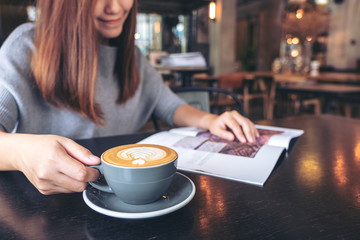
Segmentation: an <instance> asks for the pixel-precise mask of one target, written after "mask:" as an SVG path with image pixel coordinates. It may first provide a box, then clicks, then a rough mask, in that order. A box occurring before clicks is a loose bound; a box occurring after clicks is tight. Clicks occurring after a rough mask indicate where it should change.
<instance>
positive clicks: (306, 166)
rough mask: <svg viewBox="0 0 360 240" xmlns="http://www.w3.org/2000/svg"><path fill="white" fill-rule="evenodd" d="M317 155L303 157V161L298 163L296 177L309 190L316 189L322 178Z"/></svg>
mask: <svg viewBox="0 0 360 240" xmlns="http://www.w3.org/2000/svg"><path fill="white" fill-rule="evenodd" d="M317 158H318V156H317V155H305V156H304V159H301V161H299V164H300V165H299V167H298V168H297V170H298V175H299V179H300V180H301V182H302V183H303V184H305V185H306V186H307V187H310V188H316V187H319V186H320V185H321V180H322V178H323V175H324V173H323V171H324V170H323V169H322V166H321V165H320V163H319V162H318V161H317Z"/></svg>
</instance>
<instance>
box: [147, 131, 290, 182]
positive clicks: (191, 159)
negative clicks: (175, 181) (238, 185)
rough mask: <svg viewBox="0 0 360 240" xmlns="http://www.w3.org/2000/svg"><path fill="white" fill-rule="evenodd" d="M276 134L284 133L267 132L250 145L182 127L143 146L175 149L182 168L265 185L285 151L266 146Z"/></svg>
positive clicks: (161, 134)
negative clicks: (150, 145) (153, 145)
mask: <svg viewBox="0 0 360 240" xmlns="http://www.w3.org/2000/svg"><path fill="white" fill-rule="evenodd" d="M179 133H181V134H179ZM265 133H268V135H267V134H265ZM275 133H277V134H281V133H279V132H278V131H270V130H267V129H265V130H264V131H262V134H261V137H260V138H259V139H258V140H259V141H258V142H257V143H255V144H249V143H239V142H238V141H226V140H223V139H221V138H218V137H216V136H214V135H212V134H210V133H209V132H207V131H203V130H200V129H196V128H179V129H172V130H171V131H168V132H160V133H157V134H154V135H152V136H150V137H148V138H146V139H144V140H142V141H141V142H140V143H149V144H160V145H165V146H168V147H171V148H173V149H175V150H176V151H177V152H178V154H179V159H178V169H181V170H187V171H195V172H202V173H205V174H209V175H214V176H219V177H223V178H228V179H232V180H237V181H242V182H247V183H251V184H256V185H259V186H262V185H263V184H264V183H265V181H266V179H267V178H268V177H269V175H270V173H271V172H272V170H273V168H274V166H275V164H276V162H277V161H278V159H279V157H280V156H281V154H282V152H283V151H284V147H277V146H270V145H266V143H267V141H268V140H269V139H270V138H271V134H275Z"/></svg>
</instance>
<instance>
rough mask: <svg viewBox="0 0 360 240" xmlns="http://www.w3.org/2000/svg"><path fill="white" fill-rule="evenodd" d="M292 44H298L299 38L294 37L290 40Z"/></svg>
mask: <svg viewBox="0 0 360 240" xmlns="http://www.w3.org/2000/svg"><path fill="white" fill-rule="evenodd" d="M291 42H292V44H299V42H300V40H299V38H297V37H294V38H293V39H292V40H291Z"/></svg>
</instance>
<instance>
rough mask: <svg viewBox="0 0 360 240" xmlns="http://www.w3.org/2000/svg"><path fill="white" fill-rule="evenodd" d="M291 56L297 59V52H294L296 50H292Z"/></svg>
mask: <svg viewBox="0 0 360 240" xmlns="http://www.w3.org/2000/svg"><path fill="white" fill-rule="evenodd" d="M291 56H292V57H294V58H295V57H297V56H299V51H298V50H296V49H294V50H292V51H291Z"/></svg>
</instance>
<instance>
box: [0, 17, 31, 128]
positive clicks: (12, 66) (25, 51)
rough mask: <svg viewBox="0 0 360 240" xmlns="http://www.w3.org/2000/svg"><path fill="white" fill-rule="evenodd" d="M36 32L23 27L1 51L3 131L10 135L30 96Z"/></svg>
mask: <svg viewBox="0 0 360 240" xmlns="http://www.w3.org/2000/svg"><path fill="white" fill-rule="evenodd" d="M32 29H33V25H32V24H30V23H28V24H23V25H21V26H19V27H18V28H17V29H15V30H14V31H13V32H12V33H11V34H10V36H9V37H8V38H7V39H6V41H5V42H4V44H3V45H2V46H1V49H0V128H1V129H2V130H3V131H6V132H11V131H13V130H14V128H15V127H16V125H17V123H18V119H19V106H18V100H19V98H23V97H26V96H27V95H29V93H28V91H26V90H25V89H26V87H27V86H28V84H29V81H28V79H29V78H30V76H31V74H30V60H31V54H32V49H33V42H32V39H31V37H29V36H31V34H32Z"/></svg>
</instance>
